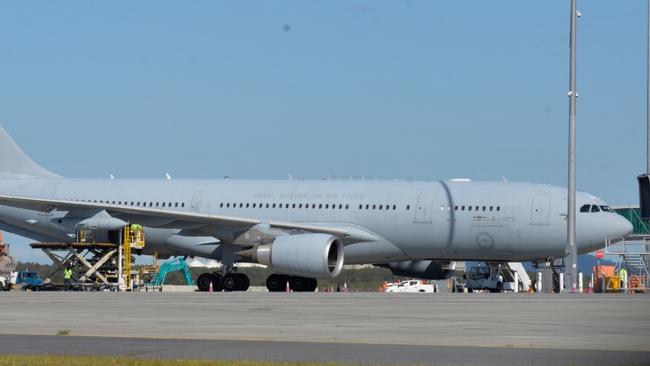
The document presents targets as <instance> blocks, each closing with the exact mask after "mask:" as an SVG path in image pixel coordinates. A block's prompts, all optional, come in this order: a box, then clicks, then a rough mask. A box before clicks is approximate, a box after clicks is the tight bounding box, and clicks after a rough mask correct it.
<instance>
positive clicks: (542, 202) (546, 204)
mask: <svg viewBox="0 0 650 366" xmlns="http://www.w3.org/2000/svg"><path fill="white" fill-rule="evenodd" d="M550 215H551V195H549V194H548V193H542V194H537V195H535V196H533V204H532V208H531V213H530V224H531V225H549V224H550Z"/></svg>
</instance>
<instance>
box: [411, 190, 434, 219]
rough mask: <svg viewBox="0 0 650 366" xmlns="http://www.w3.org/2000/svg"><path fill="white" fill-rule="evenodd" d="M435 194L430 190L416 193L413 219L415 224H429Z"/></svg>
mask: <svg viewBox="0 0 650 366" xmlns="http://www.w3.org/2000/svg"><path fill="white" fill-rule="evenodd" d="M434 198H435V195H434V194H433V193H430V192H424V193H420V194H418V200H417V203H416V204H415V217H414V219H413V222H414V223H417V224H430V223H431V222H433V220H432V218H431V216H432V212H431V210H432V209H433V199H434Z"/></svg>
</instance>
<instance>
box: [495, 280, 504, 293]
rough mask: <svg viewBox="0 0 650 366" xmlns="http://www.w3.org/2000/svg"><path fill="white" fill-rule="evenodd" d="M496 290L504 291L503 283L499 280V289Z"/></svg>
mask: <svg viewBox="0 0 650 366" xmlns="http://www.w3.org/2000/svg"><path fill="white" fill-rule="evenodd" d="M496 292H499V293H500V292H503V283H501V282H497V290H496Z"/></svg>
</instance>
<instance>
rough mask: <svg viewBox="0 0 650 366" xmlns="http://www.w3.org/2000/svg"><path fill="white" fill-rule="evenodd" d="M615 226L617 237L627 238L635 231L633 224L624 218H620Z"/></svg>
mask: <svg viewBox="0 0 650 366" xmlns="http://www.w3.org/2000/svg"><path fill="white" fill-rule="evenodd" d="M615 225H616V235H617V236H626V235H628V234H631V233H632V232H633V231H634V226H632V223H631V222H629V221H628V220H627V219H626V218H624V217H618V220H616V223H615Z"/></svg>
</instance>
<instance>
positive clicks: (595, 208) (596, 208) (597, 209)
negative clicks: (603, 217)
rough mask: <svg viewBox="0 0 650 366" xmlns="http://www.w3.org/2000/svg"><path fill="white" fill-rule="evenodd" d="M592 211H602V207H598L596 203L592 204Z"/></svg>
mask: <svg viewBox="0 0 650 366" xmlns="http://www.w3.org/2000/svg"><path fill="white" fill-rule="evenodd" d="M591 212H600V208H598V206H596V205H592V206H591Z"/></svg>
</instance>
